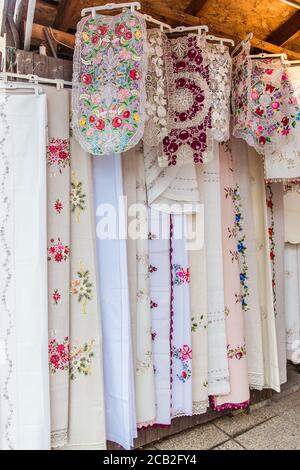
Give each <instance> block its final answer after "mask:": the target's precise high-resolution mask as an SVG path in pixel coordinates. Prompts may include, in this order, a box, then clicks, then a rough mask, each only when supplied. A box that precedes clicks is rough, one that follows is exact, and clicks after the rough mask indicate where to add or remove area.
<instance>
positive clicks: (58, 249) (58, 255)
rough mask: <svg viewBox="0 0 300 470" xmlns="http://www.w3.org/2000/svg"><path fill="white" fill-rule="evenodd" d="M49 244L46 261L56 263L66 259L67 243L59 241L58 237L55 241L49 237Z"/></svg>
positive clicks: (68, 252) (67, 255) (68, 249)
mask: <svg viewBox="0 0 300 470" xmlns="http://www.w3.org/2000/svg"><path fill="white" fill-rule="evenodd" d="M50 243H51V246H50V247H49V248H48V261H55V262H56V263H61V262H62V261H67V259H68V257H69V254H70V248H69V247H68V245H64V244H63V243H62V242H61V239H60V238H58V239H57V242H56V243H55V239H54V238H51V239H50Z"/></svg>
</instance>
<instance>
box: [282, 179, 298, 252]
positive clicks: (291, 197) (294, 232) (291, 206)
mask: <svg viewBox="0 0 300 470" xmlns="http://www.w3.org/2000/svg"><path fill="white" fill-rule="evenodd" d="M283 202H284V225H285V237H284V238H285V241H286V242H289V243H296V244H297V243H300V183H288V184H285V185H284V197H283Z"/></svg>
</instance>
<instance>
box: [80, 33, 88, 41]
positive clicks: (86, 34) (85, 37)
mask: <svg viewBox="0 0 300 470" xmlns="http://www.w3.org/2000/svg"><path fill="white" fill-rule="evenodd" d="M82 39H83V40H84V41H88V40H89V35H88V33H87V32H86V31H84V32H83V33H82Z"/></svg>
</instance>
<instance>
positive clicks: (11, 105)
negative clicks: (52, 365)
mask: <svg viewBox="0 0 300 470" xmlns="http://www.w3.org/2000/svg"><path fill="white" fill-rule="evenodd" d="M0 113H1V120H0V140H1V151H0V178H1V189H0V190H1V198H0V225H1V231H0V257H1V264H0V291H1V315H0V344H1V362H0V394H1V402H0V405H1V419H0V448H1V449H3V450H35V449H41V450H49V449H50V445H51V444H50V396H49V367H48V302H47V257H46V253H47V251H46V250H47V219H46V213H47V211H46V207H47V206H46V204H47V202H46V197H47V194H46V171H47V170H46V139H45V137H46V122H47V102H46V95H45V94H41V95H39V96H34V95H33V94H31V93H27V94H10V93H5V94H4V93H2V94H1V95H0ZM29 168H30V171H28V169H29Z"/></svg>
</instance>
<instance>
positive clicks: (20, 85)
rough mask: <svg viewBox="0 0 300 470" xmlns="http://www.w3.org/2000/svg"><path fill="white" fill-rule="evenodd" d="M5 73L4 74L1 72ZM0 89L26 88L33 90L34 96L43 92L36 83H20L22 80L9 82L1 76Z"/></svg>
mask: <svg viewBox="0 0 300 470" xmlns="http://www.w3.org/2000/svg"><path fill="white" fill-rule="evenodd" d="M1 75H6V74H1ZM0 89H5V90H18V89H26V90H34V93H35V95H36V96H39V95H41V94H42V93H43V89H42V87H41V86H39V85H36V84H34V83H22V82H9V81H5V80H4V79H3V78H2V77H1V79H0Z"/></svg>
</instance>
